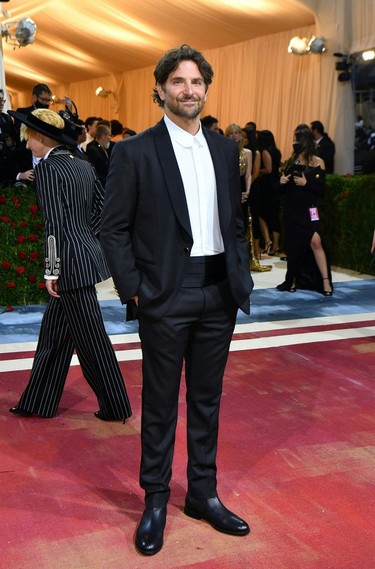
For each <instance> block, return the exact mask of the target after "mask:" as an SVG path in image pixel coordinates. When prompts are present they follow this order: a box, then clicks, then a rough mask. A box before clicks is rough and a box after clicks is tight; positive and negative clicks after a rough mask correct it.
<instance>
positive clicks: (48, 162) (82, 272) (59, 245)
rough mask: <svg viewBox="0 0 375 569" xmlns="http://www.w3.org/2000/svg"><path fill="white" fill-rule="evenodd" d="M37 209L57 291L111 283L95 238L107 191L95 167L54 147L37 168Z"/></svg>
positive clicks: (48, 273) (47, 267)
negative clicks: (43, 228) (41, 214)
mask: <svg viewBox="0 0 375 569" xmlns="http://www.w3.org/2000/svg"><path fill="white" fill-rule="evenodd" d="M35 180H36V188H37V197H38V205H39V207H40V209H41V210H42V213H43V215H44V223H45V274H46V276H55V277H57V278H58V280H59V290H60V291H63V290H72V289H77V288H82V287H86V286H89V285H93V284H95V283H97V282H100V281H102V280H105V279H107V278H109V277H110V273H109V269H108V266H107V263H106V260H105V257H104V254H103V251H102V248H101V246H100V243H99V240H98V238H97V237H96V234H97V233H99V229H100V216H101V210H102V206H103V198H104V190H103V187H102V185H101V183H100V181H99V180H98V178H97V176H96V174H95V171H94V169H93V167H92V165H91V164H90V163H89V162H86V161H85V160H80V159H79V158H76V157H74V156H73V154H72V153H71V152H70V151H68V150H67V149H66V148H65V147H64V146H57V147H55V148H54V149H53V150H52V151H51V152H50V153H49V154H48V156H47V158H46V159H45V160H41V161H40V162H39V164H38V165H37V166H36V168H35Z"/></svg>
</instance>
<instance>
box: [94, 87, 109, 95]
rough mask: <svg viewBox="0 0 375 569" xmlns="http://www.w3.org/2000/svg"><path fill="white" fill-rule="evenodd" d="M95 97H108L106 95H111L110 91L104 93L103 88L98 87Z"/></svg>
mask: <svg viewBox="0 0 375 569" xmlns="http://www.w3.org/2000/svg"><path fill="white" fill-rule="evenodd" d="M95 95H96V96H97V97H104V98H105V97H108V95H112V91H106V90H105V89H103V87H98V88H97V89H96V91H95Z"/></svg>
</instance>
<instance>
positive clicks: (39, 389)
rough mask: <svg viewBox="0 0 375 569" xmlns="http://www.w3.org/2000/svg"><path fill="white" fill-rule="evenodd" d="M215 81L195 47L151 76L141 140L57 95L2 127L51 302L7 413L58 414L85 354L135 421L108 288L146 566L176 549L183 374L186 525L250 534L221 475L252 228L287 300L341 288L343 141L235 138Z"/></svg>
mask: <svg viewBox="0 0 375 569" xmlns="http://www.w3.org/2000/svg"><path fill="white" fill-rule="evenodd" d="M212 77H213V70H212V68H211V65H210V64H209V62H208V61H207V60H206V59H205V58H204V57H203V55H202V54H201V53H200V52H198V51H196V50H195V49H193V48H191V47H189V46H187V45H182V46H180V47H179V48H176V49H172V50H170V51H168V52H167V53H166V54H165V55H164V56H163V57H162V58H161V59H160V61H159V62H158V63H157V65H156V67H155V70H154V78H155V88H154V91H153V99H154V101H155V102H156V103H157V104H158V105H159V106H160V107H161V108H162V109H163V111H164V116H163V118H162V119H161V121H160V122H159V123H157V124H156V125H155V126H154V127H152V128H150V129H148V130H147V131H144V132H142V133H140V134H139V135H137V136H135V134H136V133H135V132H134V131H132V130H131V129H128V128H123V126H122V125H121V123H120V122H119V121H117V120H112V121H106V120H103V119H101V118H99V117H88V118H87V119H86V120H85V121H81V120H80V119H79V118H78V116H77V112H76V109H75V108H74V105H73V104H72V101H70V100H69V99H68V98H67V99H66V109H65V111H63V112H62V113H56V112H54V111H51V110H50V109H49V105H50V103H51V100H52V99H51V91H50V89H49V88H48V86H47V85H37V86H36V87H35V88H34V90H33V95H32V97H33V102H32V105H31V106H30V107H28V108H23V109H18V110H17V111H14V112H12V111H9V114H10V115H11V116H12V118H13V119H14V121H13V120H9V115H6V116H7V118H6V119H4V118H2V122H1V127H2V133H3V134H4V133H5V132H6V134H4V144H5V146H6V147H7V151H8V150H9V156H10V157H11V158H9V156H8V155H7V156H6V157H5V158H4V162H6V161H7V160H8V159H9V162H8V165H9V164H11V163H12V156H13V155H12V152H17V151H18V150H20V154H22V155H23V156H24V157H25V164H26V165H27V168H24V167H22V168H21V167H20V163H17V165H18V167H16V168H14V165H12V166H11V167H10V169H9V170H8V171H9V172H11V171H12V172H13V173H12V177H11V179H12V180H13V181H15V180H17V181H18V182H20V183H25V184H29V183H32V184H35V186H36V191H37V196H38V202H39V205H40V207H41V210H42V213H43V215H44V218H45V279H46V286H47V290H48V292H49V294H50V297H49V302H48V305H47V308H46V311H45V313H44V317H43V321H42V326H41V331H40V337H39V342H38V346H37V350H36V354H35V358H34V363H33V368H32V371H31V376H30V379H29V382H28V385H27V386H26V389H25V390H24V392H23V394H22V396H21V398H20V400H19V402H18V404H16V405H14V406H13V407H12V408H11V409H10V411H11V412H12V413H13V414H15V415H18V416H39V417H53V416H55V415H56V414H57V412H58V405H59V401H60V398H61V395H62V391H63V387H64V384H65V380H66V376H67V373H68V370H69V365H70V361H71V357H72V354H73V350H74V349H75V350H76V352H77V355H78V358H79V361H80V364H81V367H82V371H83V374H84V377H85V379H86V380H87V382H88V383H89V385H90V387H91V388H92V389H93V391H94V393H95V395H96V397H97V400H98V406H99V409H98V411H96V412H95V416H96V417H97V418H98V419H101V420H105V421H111V420H122V421H125V420H126V419H127V418H128V417H130V416H131V405H130V401H129V398H128V395H127V391H126V387H125V383H124V379H123V377H122V374H121V370H120V368H119V366H118V363H117V360H116V356H115V354H114V351H113V348H112V345H111V342H110V341H109V339H108V336H107V335H106V332H105V328H104V324H103V320H102V317H101V314H100V307H99V305H98V301H97V298H96V294H95V284H96V283H97V282H99V281H101V280H104V279H107V278H108V277H109V276H110V275H111V276H112V278H113V281H114V284H115V287H116V290H117V292H118V295H119V298H120V300H121V302H122V303H123V304H126V305H127V317H128V318H129V319H133V318H138V321H139V335H140V339H141V344H142V359H143V363H142V374H143V388H142V426H141V448H142V457H141V466H140V485H141V487H142V489H143V490H144V493H145V508H144V511H143V514H142V516H141V519H140V522H139V524H138V528H137V530H136V535H135V544H136V547H137V549H138V550H139V551H140V552H141V553H142V554H144V555H154V554H156V553H157V552H158V551H160V549H161V548H162V546H163V536H164V530H165V525H166V516H167V504H168V500H169V496H170V480H171V477H172V462H173V454H174V441H175V432H176V424H177V419H178V402H179V388H180V381H181V372H182V368H183V364H184V363H185V380H186V389H187V394H186V404H187V454H188V462H187V494H186V500H185V506H184V512H185V514H186V515H187V516H189V517H192V518H195V519H202V520H204V521H206V522H208V523H209V524H210V525H211V526H212V527H213V528H214V529H215V530H218V531H220V532H223V533H226V534H230V535H235V536H245V535H247V534H248V533H249V532H250V528H249V525H248V524H247V522H246V521H245V520H243V519H242V518H240V517H239V516H238V515H236V514H235V513H233V512H231V511H230V510H229V509H228V508H226V507H225V506H224V504H223V503H222V502H221V500H220V499H219V496H218V491H217V478H216V472H217V466H216V454H217V446H218V430H219V408H220V399H221V394H222V385H223V377H224V371H225V366H226V361H227V357H228V353H229V347H230V342H231V338H232V334H233V330H234V326H235V323H236V316H237V311H238V309H239V308H240V309H241V310H242V311H244V312H245V313H247V314H248V313H249V311H250V299H249V297H250V293H251V290H252V288H253V281H252V278H251V275H250V269H249V266H250V265H249V221H250V219H251V220H252V221H251V231H252V232H253V237H254V240H253V241H254V250H255V255H256V256H257V257H260V255H261V253H262V252H266V253H267V254H269V255H270V254H272V255H280V254H281V240H282V239H283V240H284V244H285V248H286V251H285V254H286V257H287V274H286V278H285V282H284V283H282V284H281V285H279V286H278V289H279V290H281V291H289V292H294V291H295V290H296V289H297V288H308V289H312V290H317V291H320V292H321V293H322V294H324V295H325V296H330V295H332V291H333V287H332V281H331V275H330V269H329V264H328V261H327V255H326V252H325V250H324V247H323V239H322V223H321V219H320V213H319V208H320V200H321V197H322V194H323V192H324V184H325V172H326V171H328V169H331V168H332V169H333V159H334V156H333V154H334V144H333V143H332V141H330V142H329V138H328V136H327V135H326V134H325V133H324V129H323V125H321V123H320V122H319V121H314V122H313V123H311V125H310V126H308V125H298V127H296V129H295V131H294V138H293V151H292V153H291V155H290V157H289V158H288V160H286V161H284V162H283V161H282V156H281V153H280V150H279V149H278V148H277V144H276V141H275V137H274V135H273V133H272V132H270V131H269V130H260V131H257V128H256V125H255V123H254V122H248V123H247V124H246V125H245V126H244V127H241V126H239V125H238V124H235V123H232V124H230V125H229V126H228V127H227V128H226V129H225V131H224V132H223V131H222V130H221V129H220V127H219V121H218V119H217V118H215V117H212V116H210V115H207V116H206V117H203V118H202V119H201V118H200V116H201V113H202V110H203V107H204V104H205V101H206V98H207V91H208V89H209V86H210V84H211V82H212ZM2 114H4V113H2ZM3 126H4V130H3ZM6 128H7V129H8V130H5V129H6ZM124 138H127V140H126V141H123V139H124ZM328 142H329V144H328ZM323 153H325V156H324V157H323ZM329 153H330V155H329ZM27 157H28V158H27ZM26 158H27V159H28V160H29V162H27V160H26ZM5 170H6V169H5ZM5 170H4V171H5ZM13 176H14V177H13ZM281 210H282V211H283V212H284V215H283V216H281V215H280V212H281ZM249 214H250V215H249ZM282 219H283V222H282ZM99 231H100V240H99ZM245 232H246V233H245Z"/></svg>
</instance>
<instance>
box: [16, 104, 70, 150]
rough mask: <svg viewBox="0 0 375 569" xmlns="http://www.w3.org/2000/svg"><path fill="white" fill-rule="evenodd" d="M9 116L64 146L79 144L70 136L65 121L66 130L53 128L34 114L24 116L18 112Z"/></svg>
mask: <svg viewBox="0 0 375 569" xmlns="http://www.w3.org/2000/svg"><path fill="white" fill-rule="evenodd" d="M8 114H9V115H10V116H11V117H13V118H15V119H16V120H18V121H20V122H21V123H23V124H25V125H26V126H28V127H29V128H31V129H32V130H36V131H37V132H40V133H41V134H44V135H45V136H48V137H49V138H52V139H53V140H57V142H61V143H62V144H74V145H76V144H77V140H75V139H74V138H72V137H71V136H69V135H68V134H67V133H66V131H65V129H66V123H65V121H64V125H65V126H64V128H58V127H56V126H53V124H49V123H47V122H45V121H43V120H42V119H40V118H38V117H37V116H35V115H34V114H33V113H29V114H27V115H26V114H24V113H20V112H18V111H8Z"/></svg>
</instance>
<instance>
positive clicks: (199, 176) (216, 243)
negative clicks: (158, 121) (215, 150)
mask: <svg viewBox="0 0 375 569" xmlns="http://www.w3.org/2000/svg"><path fill="white" fill-rule="evenodd" d="M164 121H165V124H166V126H167V129H168V132H169V136H170V137H171V141H172V145H173V150H174V153H175V156H176V160H177V164H178V167H179V170H180V174H181V177H182V182H183V185H184V190H185V196H186V201H187V206H188V211H189V218H190V226H191V230H192V234H193V247H192V250H191V256H192V257H197V256H206V255H207V256H208V255H218V254H219V253H223V251H224V244H223V238H222V235H221V231H220V223H219V211H218V206H217V192H216V177H215V170H214V166H213V163H212V158H211V154H210V151H209V148H208V145H207V141H206V139H205V137H204V135H203V132H202V128H201V127H200V128H199V131H198V132H197V134H195V135H194V136H193V135H191V134H190V133H188V132H186V130H183V129H182V128H180V127H179V126H177V125H176V124H175V123H174V122H172V121H171V120H170V119H169V118H168V117H167V116H166V115H165V116H164Z"/></svg>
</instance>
